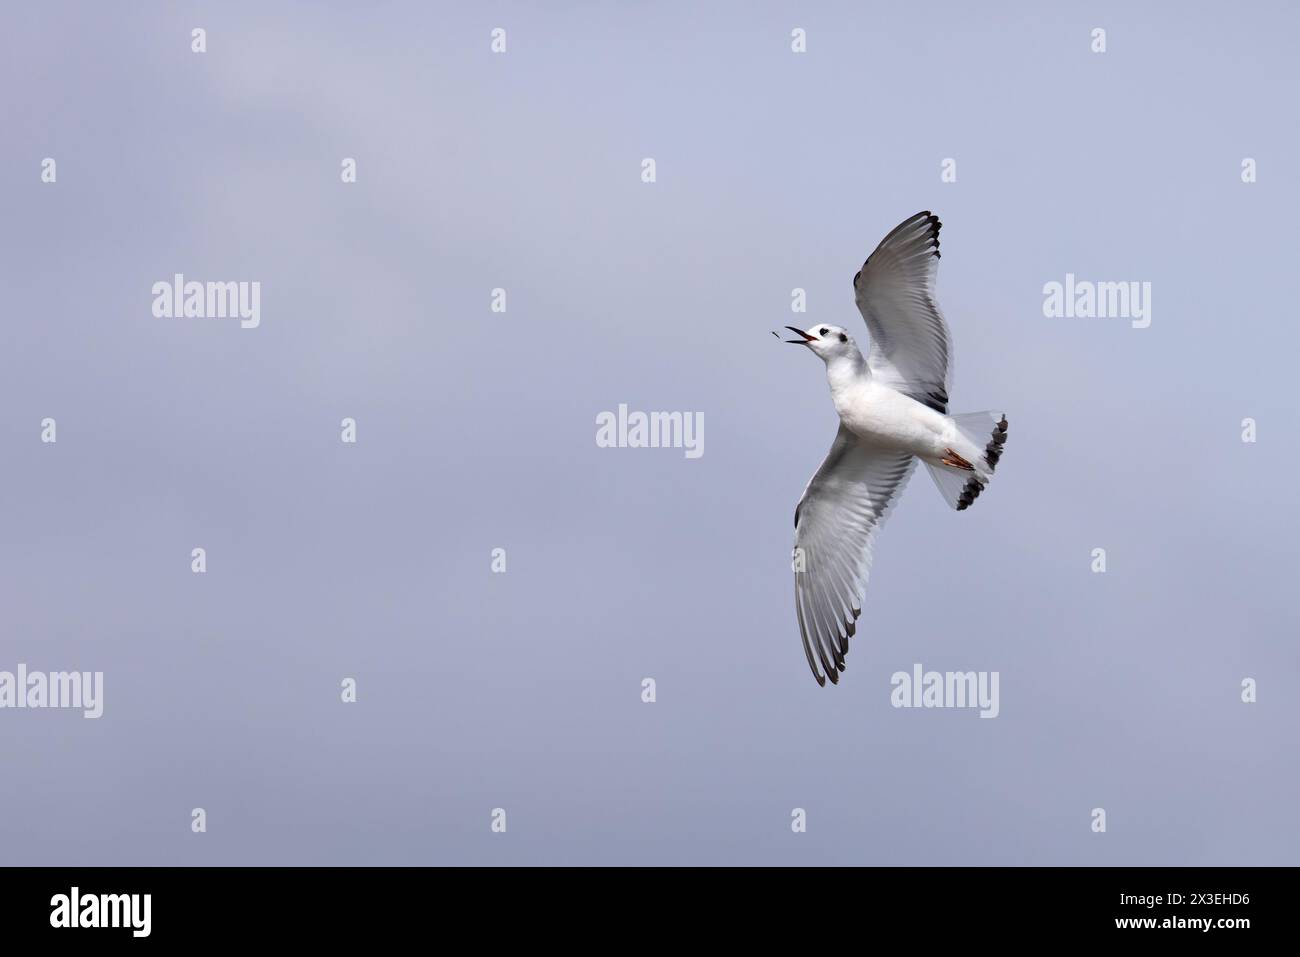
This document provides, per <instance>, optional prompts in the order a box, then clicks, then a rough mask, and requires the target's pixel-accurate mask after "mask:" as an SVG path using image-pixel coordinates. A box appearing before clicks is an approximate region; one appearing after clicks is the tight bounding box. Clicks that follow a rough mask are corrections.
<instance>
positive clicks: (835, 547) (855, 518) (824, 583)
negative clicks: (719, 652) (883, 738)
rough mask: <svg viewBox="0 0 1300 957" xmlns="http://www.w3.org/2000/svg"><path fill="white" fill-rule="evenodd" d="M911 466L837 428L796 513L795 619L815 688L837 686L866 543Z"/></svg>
mask: <svg viewBox="0 0 1300 957" xmlns="http://www.w3.org/2000/svg"><path fill="white" fill-rule="evenodd" d="M915 464H916V459H915V458H914V457H913V456H912V454H911V453H909V452H899V451H895V450H892V449H882V448H878V447H876V446H873V445H868V444H865V443H863V442H862V441H861V440H860V439H858V438H857V437H856V436H855V435H854V434H853V433H852V432H850V431H848V429H846V428H845V427H844V426H843V425H841V426H840V431H839V433H838V434H837V435H836V436H835V442H834V444H833V445H832V446H831V450H830V452H829V453H828V454H827V456H826V460H825V461H824V462H822V464H821V468H819V469H818V470H817V473H816V474H815V475H813V477H812V479H811V480H810V481H809V482H808V487H807V488H806V489H804V493H803V497H802V498H801V499H800V500H799V506H798V508H796V509H795V513H794V562H793V564H794V569H795V575H794V602H795V612H796V614H797V615H798V618H799V631H800V633H801V635H802V636H803V647H804V652H805V654H807V656H808V666H809V667H810V668H812V673H813V677H815V678H816V679H817V683H818V684H821V685H824V684H825V683H826V678H825V677H823V675H822V672H823V671H824V672H825V673H826V675H827V676H829V677H830V679H831V682H832V683H836V682H838V681H839V672H841V671H843V670H844V656H845V655H846V654H848V650H849V638H851V637H852V636H853V634H854V632H855V631H856V624H855V622H856V621H857V618H858V615H859V614H860V613H861V609H862V597H863V594H864V593H865V591H866V586H867V575H868V573H869V572H870V570H871V547H872V543H873V541H874V539H875V535H876V532H877V530H879V528H880V526H881V525H882V524H883V523H884V521H885V518H886V517H887V516H888V514H889V511H890V509H891V508H892V507H893V504H894V503H895V502H896V501H897V500H898V495H899V493H900V492H901V491H902V489H903V486H904V485H906V484H907V480H908V478H909V476H911V474H912V468H913V466H915ZM818 664H820V665H821V669H820V670H818Z"/></svg>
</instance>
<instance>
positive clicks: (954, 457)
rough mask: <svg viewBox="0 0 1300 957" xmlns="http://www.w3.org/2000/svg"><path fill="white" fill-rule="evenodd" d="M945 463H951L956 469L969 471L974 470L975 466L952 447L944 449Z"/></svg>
mask: <svg viewBox="0 0 1300 957" xmlns="http://www.w3.org/2000/svg"><path fill="white" fill-rule="evenodd" d="M943 453H944V458H943V464H944V465H951V466H952V467H953V468H955V469H965V470H966V471H967V472H974V471H975V466H973V465H971V464H970V463H969V462H967V461H966V460H965V459H964V458H962V457H961V456H960V455H958V454H957V453H956V452H954V451H953V450H952V449H944V450H943Z"/></svg>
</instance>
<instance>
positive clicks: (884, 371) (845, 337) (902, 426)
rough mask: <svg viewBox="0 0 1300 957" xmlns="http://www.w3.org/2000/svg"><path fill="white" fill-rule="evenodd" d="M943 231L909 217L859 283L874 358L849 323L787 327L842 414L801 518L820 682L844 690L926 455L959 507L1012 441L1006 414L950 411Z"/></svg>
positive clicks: (800, 572) (807, 622)
mask: <svg viewBox="0 0 1300 957" xmlns="http://www.w3.org/2000/svg"><path fill="white" fill-rule="evenodd" d="M942 225H943V224H942V223H940V222H939V217H937V216H935V215H933V214H932V213H930V212H929V211H928V210H927V211H925V212H921V213H917V214H916V215H915V216H911V217H909V218H908V219H905V220H903V222H901V223H899V224H898V225H897V226H895V227H894V229H893V231H892V232H891V233H890V234H889V235H888V236H886V237H885V238H884V239H883V240H881V242H880V245H879V246H877V247H876V251H875V252H873V253H872V254H871V255H870V256H868V257H867V261H866V263H865V264H863V266H862V268H861V269H860V270H858V273H857V275H856V276H854V277H853V290H854V293H855V298H856V300H857V304H858V310H859V311H860V312H861V313H862V318H863V319H865V320H866V322H867V332H868V334H869V336H870V338H871V351H870V352H868V353H867V356H866V358H863V355H862V353H861V352H860V351H859V349H858V344H857V343H856V342H855V341H854V339H853V336H851V335H849V332H848V330H846V329H843V328H841V327H840V326H832V325H819V326H814V327H813V328H812V329H809V330H806V331H805V330H803V329H796V328H795V327H794V326H786V328H787V329H789V330H790V331H791V332H793V333H795V334H796V335H798V336H799V337H800V338H798V339H787V340H785V341H786V342H789V343H791V344H792V345H800V346H806V347H807V348H808V349H809V350H810V351H812V352H813V353H814V354H815V355H816V356H817V357H818V358H819V359H821V360H822V361H823V362H824V363H826V379H827V381H828V383H829V384H830V388H831V399H832V401H834V403H835V411H836V412H838V413H839V416H840V428H839V431H838V432H837V433H836V435H835V441H834V443H832V445H831V450H830V452H829V453H828V454H827V456H826V460H825V461H824V462H822V464H821V467H820V468H818V469H817V472H816V473H815V474H814V475H813V477H812V478H811V479H810V480H809V481H808V486H807V488H805V489H804V492H803V495H802V497H800V499H799V505H798V507H797V508H796V509H795V512H794V529H795V532H794V557H793V562H792V565H793V567H794V573H795V574H794V607H795V614H796V616H797V617H798V619H799V632H800V634H801V635H802V637H803V650H804V653H805V654H806V655H807V656H808V667H810V668H811V669H812V673H813V677H814V678H816V679H817V683H818V684H819V685H823V686H824V685H825V684H826V678H827V677H829V678H830V679H831V683H832V684H838V683H839V673H840V672H841V671H843V670H844V656H845V655H846V654H848V651H849V639H850V638H852V637H853V636H854V634H855V633H856V632H857V620H858V616H859V615H860V614H861V613H862V598H863V594H864V592H865V590H866V584H867V576H868V573H869V572H870V570H871V553H872V546H873V545H874V542H875V538H876V533H877V532H878V531H879V530H880V528H881V526H882V525H883V524H884V522H885V519H886V518H887V517H888V515H889V512H890V510H891V509H892V508H893V506H894V503H895V502H897V500H898V497H899V495H900V493H901V492H902V491H903V486H904V485H906V484H907V480H908V478H910V477H911V474H912V469H913V468H914V467H915V466H916V461H917V459H920V460H921V461H922V462H924V463H925V465H926V468H928V469H929V471H930V474H931V475H932V476H933V477H934V481H935V484H936V485H937V486H938V487H939V492H940V493H941V494H942V495H943V497H944V500H945V501H946V502H947V503H948V504H949V505H951V506H952V507H953V508H955V509H956V510H957V511H959V512H960V511H963V510H965V509H967V508H969V507H970V506H971V504H972V503H973V502H974V501H975V499H976V498H978V497H979V494H980V493H981V492H982V491H984V487H985V486H986V485H987V484H988V482H989V479H990V477H991V476H992V474H993V469H994V466H996V465H997V464H998V459H999V458H1000V457H1001V455H1002V446H1003V443H1005V442H1006V440H1007V417H1006V415H1005V413H1002V412H989V411H985V412H970V413H967V414H964V415H948V414H947V413H948V389H949V386H950V384H951V379H952V337H951V336H950V334H949V332H948V324H947V323H946V322H945V321H944V318H943V314H942V313H941V312H940V311H939V305H938V303H936V302H935V301H934V280H935V275H936V273H937V272H938V268H939V229H940V227H941V226H942ZM773 335H775V333H773ZM778 338H779V336H778ZM819 665H820V669H819V667H818V666H819ZM823 672H824V673H825V674H824V675H823Z"/></svg>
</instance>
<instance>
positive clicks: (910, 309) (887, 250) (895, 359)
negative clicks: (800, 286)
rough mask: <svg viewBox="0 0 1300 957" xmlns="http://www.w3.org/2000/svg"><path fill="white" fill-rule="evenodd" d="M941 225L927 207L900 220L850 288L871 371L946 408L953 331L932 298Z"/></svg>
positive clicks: (916, 396)
mask: <svg viewBox="0 0 1300 957" xmlns="http://www.w3.org/2000/svg"><path fill="white" fill-rule="evenodd" d="M942 225H943V224H942V223H940V222H939V217H938V216H935V215H933V214H931V213H930V212H929V211H926V212H923V213H917V214H916V215H915V216H912V217H911V218H909V219H906V220H904V221H903V222H901V223H899V224H898V225H897V226H895V227H894V230H893V232H891V233H890V234H889V235H888V236H886V237H885V238H884V239H882V240H881V241H880V245H879V246H877V247H876V251H875V252H873V253H872V254H871V255H870V256H868V257H867V261H866V263H864V264H863V266H862V268H861V269H860V270H858V274H857V275H856V276H854V277H853V290H854V293H855V294H856V297H857V302H858V310H859V311H860V312H861V313H862V318H863V319H865V320H866V321H867V331H868V332H870V334H871V354H870V355H869V356H867V365H868V366H869V368H870V369H871V372H872V374H873V375H875V376H877V377H878V378H879V379H880V381H881V382H883V383H884V384H886V385H888V386H890V387H891V388H894V389H897V390H898V391H899V392H902V393H904V394H905V395H909V396H911V397H912V398H914V399H916V400H917V401H918V402H923V403H925V404H926V405H928V406H929V407H930V408H932V409H934V410H936V411H938V412H947V411H948V387H949V385H950V384H951V381H952V337H951V336H950V335H949V333H948V324H947V323H946V322H944V319H943V313H941V312H940V311H939V305H938V303H936V302H935V301H934V278H935V275H936V273H938V271H939V229H940V227H941V226H942Z"/></svg>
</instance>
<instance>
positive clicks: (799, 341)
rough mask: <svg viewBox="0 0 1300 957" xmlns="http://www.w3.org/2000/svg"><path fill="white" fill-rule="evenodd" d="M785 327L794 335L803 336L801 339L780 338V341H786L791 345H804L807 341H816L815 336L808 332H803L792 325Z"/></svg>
mask: <svg viewBox="0 0 1300 957" xmlns="http://www.w3.org/2000/svg"><path fill="white" fill-rule="evenodd" d="M786 328H787V329H789V330H790V331H791V332H793V333H794V334H795V335H796V336H803V338H802V339H782V340H781V341H782V342H785V343H788V344H789V345H792V346H806V345H807V344H808V343H810V342H816V341H817V337H816V336H810V335H808V333H806V332H804V331H803V330H802V329H796V328H795V327H794V326H786Z"/></svg>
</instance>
